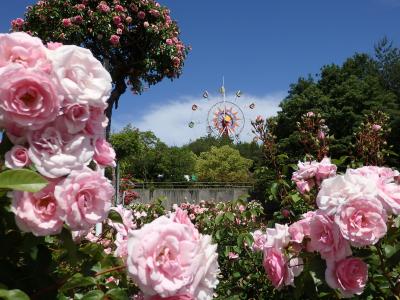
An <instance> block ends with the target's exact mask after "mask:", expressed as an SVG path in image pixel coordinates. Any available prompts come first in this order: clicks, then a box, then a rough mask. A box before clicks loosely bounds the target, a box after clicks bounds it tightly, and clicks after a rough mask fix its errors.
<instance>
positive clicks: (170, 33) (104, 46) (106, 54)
mask: <svg viewBox="0 0 400 300" xmlns="http://www.w3.org/2000/svg"><path fill="white" fill-rule="evenodd" d="M12 27H13V30H15V31H26V32H28V33H30V34H32V35H34V36H38V37H40V38H41V39H42V40H44V41H45V42H50V41H52V42H61V43H63V44H74V45H79V46H82V47H85V48H88V49H90V50H91V51H92V53H93V55H94V56H95V57H96V58H97V59H98V60H99V61H101V62H102V63H103V65H105V66H106V68H107V69H108V71H109V72H110V74H111V77H112V81H113V85H114V88H113V91H112V93H111V96H110V98H109V99H108V104H109V106H108V108H107V116H108V118H109V119H110V118H111V113H112V107H113V105H114V104H115V107H116V108H117V106H118V100H119V98H120V96H121V95H122V94H123V93H124V92H125V90H126V88H127V87H130V88H131V90H132V91H133V92H134V93H141V92H142V91H143V89H144V88H145V87H146V85H153V84H156V83H158V82H160V81H161V80H162V79H163V78H165V77H167V78H170V79H173V78H176V77H178V76H179V75H180V74H181V72H182V67H183V63H184V60H185V58H186V54H187V48H186V46H185V45H184V44H183V43H182V41H181V40H180V37H179V28H178V25H177V24H176V22H175V21H173V20H172V19H171V16H170V11H169V9H167V8H166V7H163V6H161V5H160V4H159V3H157V2H155V1H154V0H113V1H111V0H107V1H89V0H68V1H65V0H44V1H38V2H37V4H35V5H33V6H30V7H28V10H27V12H26V13H25V20H24V19H16V20H13V21H12ZM75 76H78V75H77V74H75Z"/></svg>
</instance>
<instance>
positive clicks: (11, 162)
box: [5, 145, 30, 169]
mask: <svg viewBox="0 0 400 300" xmlns="http://www.w3.org/2000/svg"><path fill="white" fill-rule="evenodd" d="M29 164H30V159H29V157H28V149H26V148H25V147H23V146H19V145H16V146H14V147H12V148H11V150H10V151H8V152H7V153H6V154H5V165H6V167H7V168H9V169H17V168H23V167H26V166H28V165H29Z"/></svg>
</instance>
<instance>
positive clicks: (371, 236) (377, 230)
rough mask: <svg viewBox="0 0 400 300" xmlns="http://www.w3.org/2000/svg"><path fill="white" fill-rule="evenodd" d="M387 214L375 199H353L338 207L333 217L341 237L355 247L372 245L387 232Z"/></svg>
mask: <svg viewBox="0 0 400 300" xmlns="http://www.w3.org/2000/svg"><path fill="white" fill-rule="evenodd" d="M386 221H387V214H386V211H385V209H384V208H383V207H382V204H381V203H380V202H379V201H378V200H376V199H375V198H368V197H363V196H360V197H355V198H353V199H350V200H348V201H347V202H345V203H344V204H342V205H340V206H339V208H338V211H337V213H336V215H335V222H336V224H338V226H339V228H340V231H341V233H342V235H343V237H344V238H345V239H347V240H349V241H350V243H351V244H352V245H353V246H355V247H362V246H367V245H374V244H375V243H377V242H378V241H379V239H380V238H382V237H383V236H384V235H385V234H386V231H387V226H386Z"/></svg>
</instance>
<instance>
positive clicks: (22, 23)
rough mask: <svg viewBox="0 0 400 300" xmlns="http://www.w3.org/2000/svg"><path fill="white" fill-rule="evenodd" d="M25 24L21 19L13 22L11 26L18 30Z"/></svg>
mask: <svg viewBox="0 0 400 300" xmlns="http://www.w3.org/2000/svg"><path fill="white" fill-rule="evenodd" d="M24 23H25V21H24V19H21V18H16V19H14V20H12V21H11V25H12V26H13V27H17V28H20V27H22V25H24Z"/></svg>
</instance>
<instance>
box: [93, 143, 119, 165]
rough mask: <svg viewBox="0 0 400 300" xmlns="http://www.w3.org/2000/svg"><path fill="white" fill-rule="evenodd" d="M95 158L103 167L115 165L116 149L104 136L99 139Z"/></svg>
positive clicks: (95, 149) (96, 144)
mask: <svg viewBox="0 0 400 300" xmlns="http://www.w3.org/2000/svg"><path fill="white" fill-rule="evenodd" d="M93 159H94V160H95V161H96V163H97V164H98V165H100V166H102V167H107V166H110V167H115V165H116V164H115V151H114V149H113V148H112V146H111V145H110V144H109V143H108V142H107V141H106V140H105V139H103V138H100V139H97V140H96V143H95V148H94V156H93Z"/></svg>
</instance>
